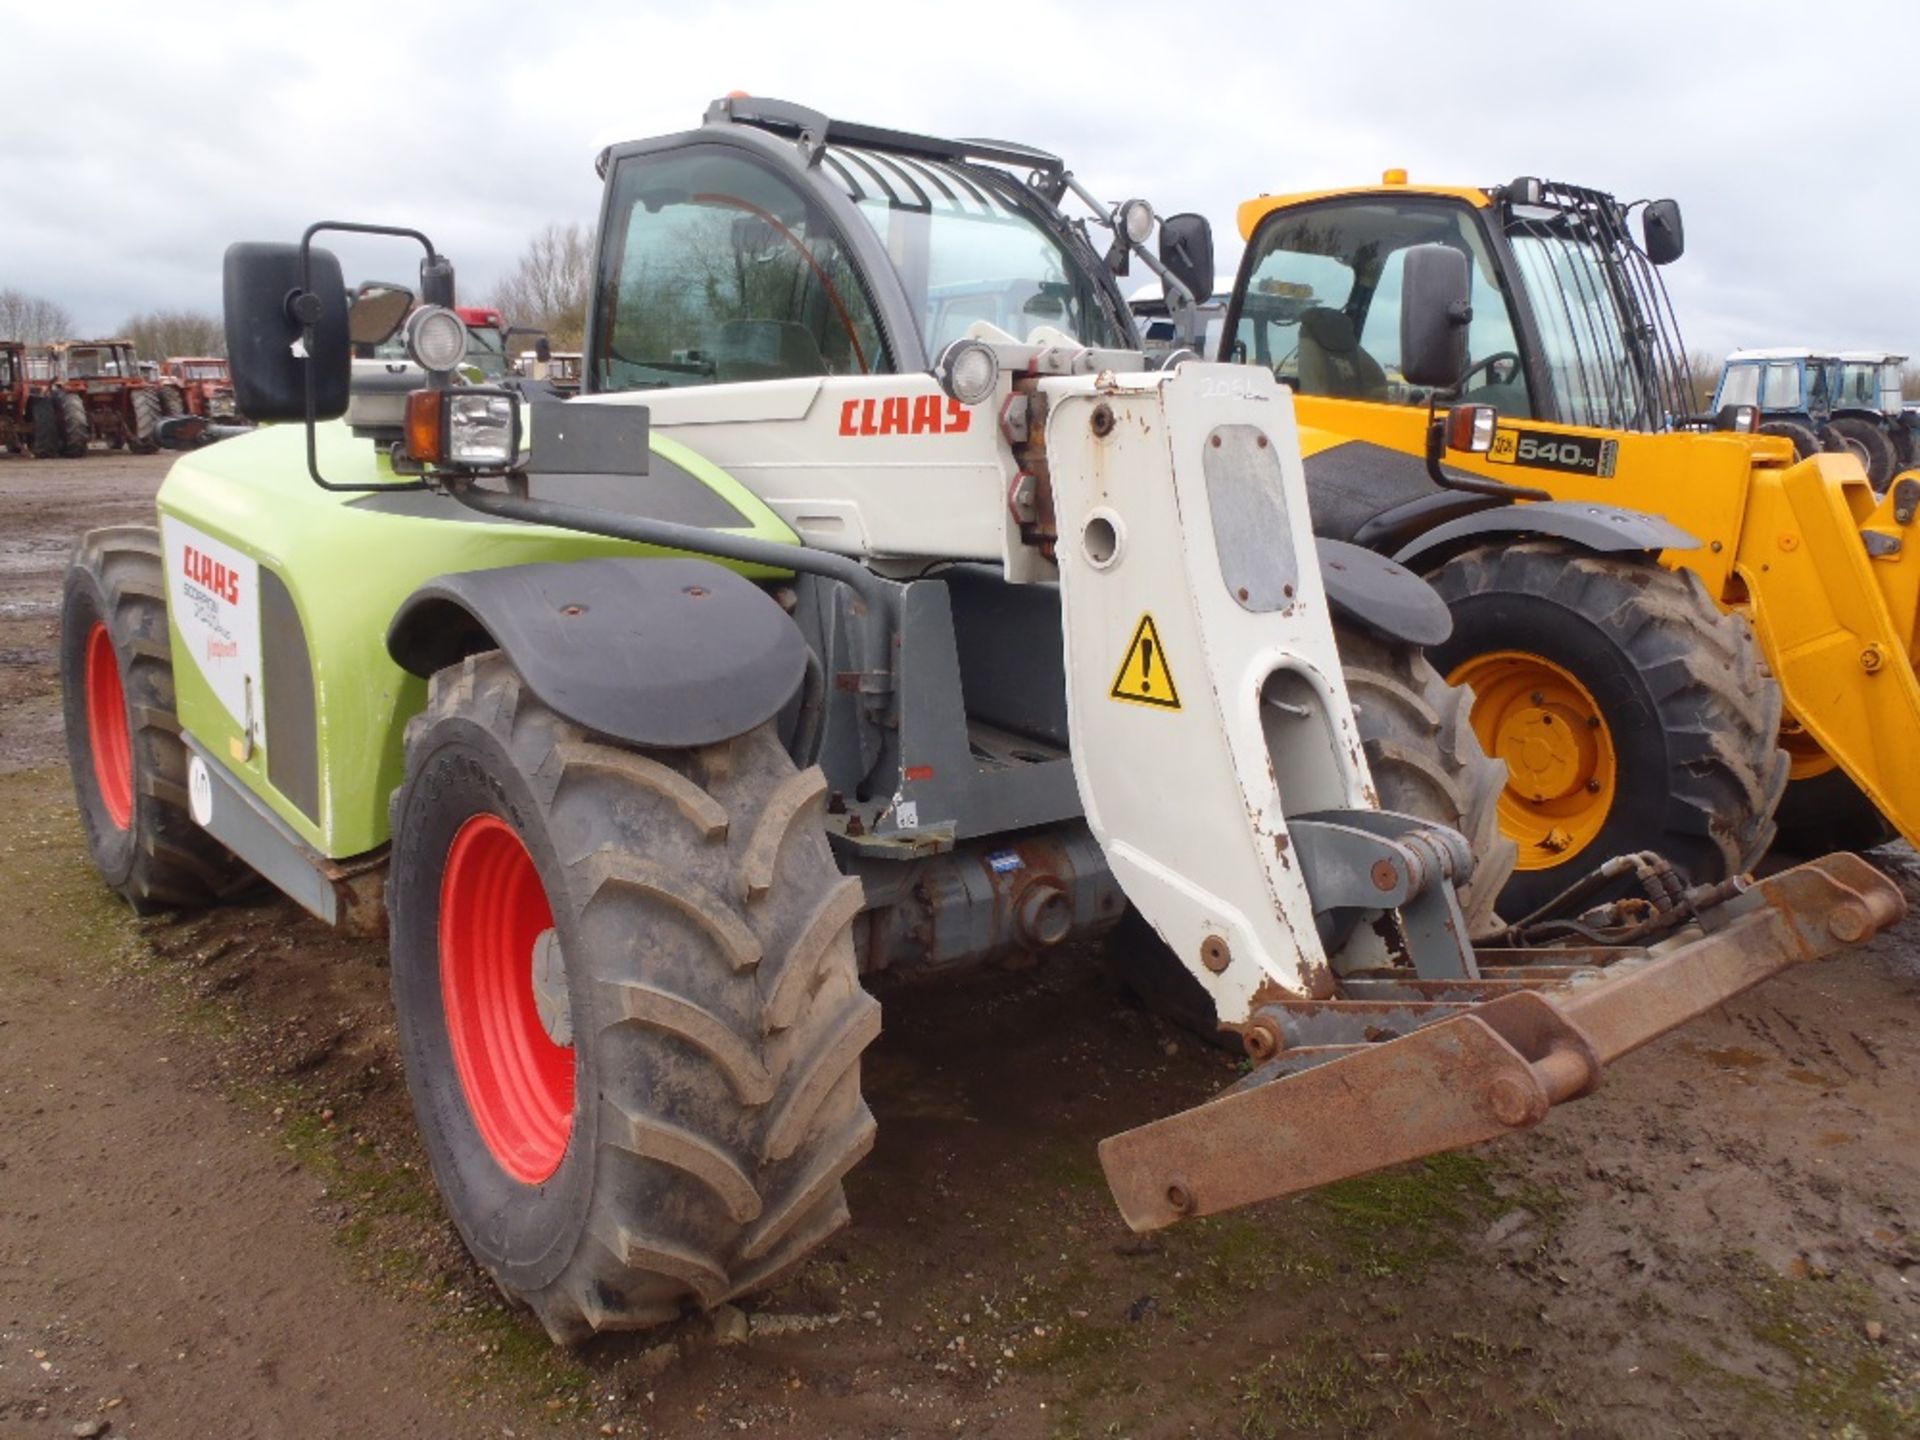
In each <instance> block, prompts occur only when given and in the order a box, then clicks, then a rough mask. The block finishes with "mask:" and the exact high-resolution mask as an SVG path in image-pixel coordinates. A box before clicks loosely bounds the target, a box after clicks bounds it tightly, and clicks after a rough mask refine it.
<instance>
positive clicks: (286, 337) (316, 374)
mask: <svg viewBox="0 0 1920 1440" xmlns="http://www.w3.org/2000/svg"><path fill="white" fill-rule="evenodd" d="M307 254H308V261H309V268H310V270H311V272H312V288H311V289H309V288H308V287H307V285H306V284H305V283H304V281H303V278H302V276H301V273H300V247H299V246H298V245H282V244H275V243H269V242H259V241H241V242H240V243H238V244H235V245H229V246H228V247H227V256H226V261H225V263H224V265H223V267H222V270H223V274H222V280H223V286H222V288H223V291H224V301H225V304H224V308H225V311H226V329H227V359H228V362H229V365H230V367H231V369H232V371H233V398H234V404H235V405H237V406H238V407H239V409H240V413H241V414H243V415H246V416H248V417H249V418H251V419H253V420H257V421H271V420H304V419H306V418H307V416H308V414H309V411H308V406H307V400H308V386H309V383H311V386H312V400H313V406H312V411H311V414H312V417H313V418H314V419H315V420H337V419H338V418H339V417H340V416H342V415H344V414H346V413H347V390H348V385H349V383H350V382H351V380H352V372H353V364H352V353H353V352H352V348H351V345H350V343H349V341H348V338H347V287H346V283H345V282H344V281H343V280H342V279H341V278H340V261H339V259H338V258H337V257H336V256H335V255H334V254H333V252H332V251H330V250H322V249H319V248H318V247H314V248H312V249H310V250H309V251H308V252H307ZM296 309H297V310H298V312H299V313H298V314H297V315H296ZM308 316H310V317H311V319H312V323H313V342H312V344H311V346H310V347H309V353H306V354H295V353H294V347H295V344H296V343H297V342H298V341H299V340H300V337H301V332H302V328H303V321H304V320H305V318H307V317H308Z"/></svg>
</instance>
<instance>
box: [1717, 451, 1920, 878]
mask: <svg viewBox="0 0 1920 1440" xmlns="http://www.w3.org/2000/svg"><path fill="white" fill-rule="evenodd" d="M1917 513H1920V472H1911V471H1910V472H1908V473H1907V474H1905V475H1902V476H1899V477H1896V479H1895V480H1894V482H1893V483H1892V484H1891V485H1889V486H1888V488H1887V493H1886V496H1885V498H1884V499H1880V500H1878V501H1876V499H1875V497H1874V494H1873V491H1872V488H1871V487H1870V486H1869V485H1868V484H1867V481H1866V478H1865V476H1864V475H1863V474H1862V473H1861V471H1860V467H1859V465H1858V463H1857V462H1855V461H1854V460H1853V459H1851V458H1850V457H1846V456H1840V455H1815V456H1813V457H1812V458H1810V459H1807V460H1804V461H1801V462H1800V463H1799V464H1797V465H1793V466H1790V467H1787V468H1785V469H1777V470H1776V469H1771V468H1766V467H1755V469H1754V471H1753V482H1752V490H1751V493H1750V495H1749V498H1748V502H1747V513H1746V516H1745V522H1744V524H1743V525H1742V527H1741V539H1740V545H1739V551H1738V554H1737V556H1736V558H1735V563H1734V571H1735V574H1736V575H1737V576H1738V577H1739V579H1740V580H1741V581H1742V582H1743V583H1744V585H1745V587H1746V591H1747V597H1748V605H1749V607H1750V609H1751V612H1752V619H1753V622H1754V631H1755V633H1756V634H1757V635H1758V637H1759V640H1760V644H1761V647H1762V649H1763V650H1764V651H1765V654H1766V657H1767V663H1768V664H1769V665H1770V666H1771V667H1772V668H1773V673H1774V675H1775V677H1776V678H1777V679H1778V680H1779V682H1780V688H1781V692H1782V694H1783V696H1784V697H1785V700H1786V705H1787V708H1788V709H1789V710H1790V711H1791V712H1792V714H1793V717H1794V719H1795V720H1797V721H1798V722H1799V724H1800V726H1801V727H1802V728H1803V729H1804V730H1805V732H1806V733H1807V735H1808V736H1809V737H1810V738H1811V739H1813V740H1814V741H1816V742H1817V743H1818V745H1819V747H1820V749H1821V750H1823V751H1825V752H1826V754H1827V755H1828V756H1830V757H1831V758H1832V760H1833V761H1834V763H1835V764H1837V765H1838V766H1839V767H1840V768H1841V769H1842V770H1844V771H1845V772H1846V774H1847V776H1848V777H1849V778H1850V779H1851V780H1852V781H1853V782H1854V783H1855V784H1856V785H1858V786H1859V787H1860V789H1861V790H1862V791H1863V792H1864V793H1865V794H1866V796H1867V798H1868V799H1870V800H1872V801H1873V803H1874V804H1875V805H1876V806H1877V807H1878V808H1879V810H1880V812H1881V814H1883V815H1885V816H1886V817H1887V819H1888V820H1889V821H1890V822H1891V823H1892V824H1893V825H1894V826H1895V828H1897V829H1898V830H1899V832H1900V833H1901V835H1903V836H1904V837H1905V838H1906V839H1907V841H1908V842H1909V843H1912V844H1920V763H1916V751H1917V750H1920V678H1916V676H1915V673H1914V661H1915V653H1914V640H1915V622H1916V615H1917V614H1920V535H1915V534H1913V533H1911V532H1912V531H1913V529H1914V524H1913V522H1914V520H1915V518H1916V514H1917ZM1796 758H1799V757H1796Z"/></svg>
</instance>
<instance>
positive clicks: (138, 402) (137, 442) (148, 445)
mask: <svg viewBox="0 0 1920 1440" xmlns="http://www.w3.org/2000/svg"><path fill="white" fill-rule="evenodd" d="M159 425H160V397H159V396H158V395H156V394H155V393H154V392H153V391H151V390H135V391H134V392H133V393H132V394H131V395H130V396H128V397H127V447H128V448H129V449H131V450H132V451H133V452H134V453H135V454H137V455H151V454H153V452H154V451H156V450H158V449H159V448H160V439H159V436H158V434H157V433H156V432H157V431H158V429H159Z"/></svg>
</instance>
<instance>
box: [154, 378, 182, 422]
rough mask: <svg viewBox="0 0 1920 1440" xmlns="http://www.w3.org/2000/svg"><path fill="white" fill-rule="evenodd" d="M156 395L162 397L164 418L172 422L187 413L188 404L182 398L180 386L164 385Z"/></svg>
mask: <svg viewBox="0 0 1920 1440" xmlns="http://www.w3.org/2000/svg"><path fill="white" fill-rule="evenodd" d="M155 393H156V394H157V395H158V396H159V397H160V414H161V416H162V418H164V419H167V420H171V419H173V418H174V417H175V416H177V415H184V414H186V413H187V402H186V401H185V400H184V399H182V398H181V395H180V387H179V386H178V385H162V386H161V387H160V388H159V389H158V390H157V391H156V392H155Z"/></svg>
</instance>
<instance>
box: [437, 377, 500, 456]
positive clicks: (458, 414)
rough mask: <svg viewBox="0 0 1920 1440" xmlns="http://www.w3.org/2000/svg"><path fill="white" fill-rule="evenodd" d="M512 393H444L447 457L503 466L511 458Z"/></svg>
mask: <svg viewBox="0 0 1920 1440" xmlns="http://www.w3.org/2000/svg"><path fill="white" fill-rule="evenodd" d="M513 412H514V404H513V397H512V396H511V395H489V394H479V395H463V394H461V393H460V392H459V391H458V390H449V391H448V392H447V460H448V461H449V463H451V464H454V465H472V466H476V467H479V466H489V465H506V464H509V463H510V462H511V461H512V460H513V450H514V430H515V429H516V428H517V427H516V425H515V423H514V413H513Z"/></svg>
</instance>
